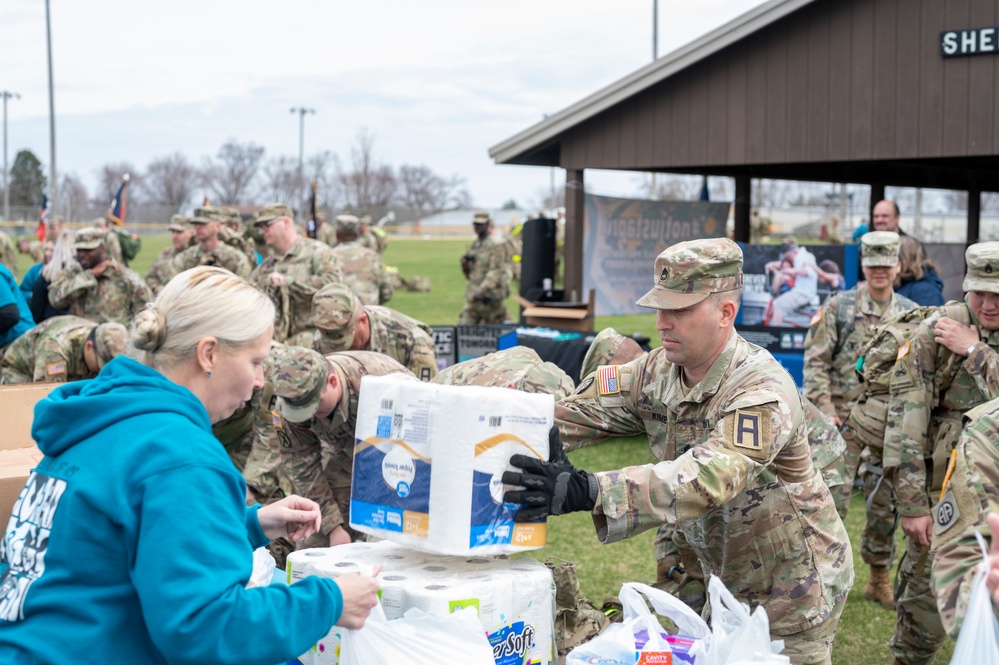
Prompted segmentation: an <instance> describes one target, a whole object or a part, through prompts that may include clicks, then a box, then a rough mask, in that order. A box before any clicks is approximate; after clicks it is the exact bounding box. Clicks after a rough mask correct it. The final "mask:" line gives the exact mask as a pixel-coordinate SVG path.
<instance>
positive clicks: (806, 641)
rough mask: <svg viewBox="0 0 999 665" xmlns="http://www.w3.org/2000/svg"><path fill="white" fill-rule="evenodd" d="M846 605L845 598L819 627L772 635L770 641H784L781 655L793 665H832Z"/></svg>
mask: <svg viewBox="0 0 999 665" xmlns="http://www.w3.org/2000/svg"><path fill="white" fill-rule="evenodd" d="M845 605H846V598H845V597H844V598H843V600H842V602H840V604H839V605H837V606H836V607H835V608H833V611H832V613H831V614H830V615H829V616H828V617H827V618H826V620H825V621H823V622H822V623H820V624H819V625H817V626H812V627H811V628H809V629H807V630H802V631H800V632H797V633H792V634H790V635H777V634H775V633H771V634H770V639H772V640H784V650H783V651H781V654H782V655H784V656H787V657H788V658H790V659H791V663H792V665H831V663H832V647H833V641H834V640H835V639H836V630H837V628H839V618H840V615H842V614H843V607H844V606H845Z"/></svg>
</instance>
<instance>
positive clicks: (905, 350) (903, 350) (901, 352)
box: [895, 339, 912, 362]
mask: <svg viewBox="0 0 999 665" xmlns="http://www.w3.org/2000/svg"><path fill="white" fill-rule="evenodd" d="M911 346H912V340H909V339H907V340H905V344H903V345H902V346H900V347H898V355H897V356H895V360H896V362H897V361H899V360H901V359H902V358H905V357H906V356H907V355H909V348H910V347H911Z"/></svg>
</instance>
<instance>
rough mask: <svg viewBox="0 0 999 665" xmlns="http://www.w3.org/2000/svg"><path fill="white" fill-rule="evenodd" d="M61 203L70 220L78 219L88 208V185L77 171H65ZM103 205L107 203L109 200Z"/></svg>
mask: <svg viewBox="0 0 999 665" xmlns="http://www.w3.org/2000/svg"><path fill="white" fill-rule="evenodd" d="M59 198H60V199H61V201H60V205H61V207H62V210H63V216H64V217H65V218H66V219H68V220H73V219H76V217H79V216H80V215H82V214H84V212H85V211H86V210H87V203H88V198H89V194H88V193H87V187H86V185H84V184H83V181H82V180H80V177H79V176H78V175H76V174H75V173H64V174H63V176H62V182H61V184H60V185H59ZM102 205H107V202H105V203H103V204H102Z"/></svg>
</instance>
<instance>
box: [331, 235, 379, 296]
mask: <svg viewBox="0 0 999 665" xmlns="http://www.w3.org/2000/svg"><path fill="white" fill-rule="evenodd" d="M336 224H337V232H338V233H341V234H343V233H345V232H349V233H350V235H354V236H355V237H356V234H357V218H356V217H354V216H353V215H340V216H338V217H337V218H336ZM345 237H349V236H345ZM333 253H334V254H335V255H336V258H337V261H338V262H339V264H340V270H342V271H343V282H344V284H347V285H348V286H349V287H350V288H351V290H352V291H353V292H354V293H355V294H356V295H357V297H358V299H359V300H360V301H361V303H363V304H365V305H383V304H385V303H387V302H388V301H389V300H391V299H392V293H393V290H394V289H393V286H392V282H391V280H390V279H389V275H388V272H387V271H386V270H385V264H384V263H382V259H381V257H380V256H379V255H378V252H376V251H375V250H373V249H368V248H367V247H366V246H364V245H362V244H361V241H360V239H355V240H348V241H345V242H341V243H340V244H338V245H337V246H336V247H334V248H333Z"/></svg>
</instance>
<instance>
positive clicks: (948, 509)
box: [933, 491, 961, 535]
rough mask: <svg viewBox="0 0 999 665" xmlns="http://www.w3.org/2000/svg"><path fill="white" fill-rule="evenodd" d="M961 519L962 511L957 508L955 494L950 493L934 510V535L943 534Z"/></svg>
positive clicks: (945, 495)
mask: <svg viewBox="0 0 999 665" xmlns="http://www.w3.org/2000/svg"><path fill="white" fill-rule="evenodd" d="M960 519H961V511H960V510H959V509H958V507H957V501H956V500H955V498H954V493H953V492H951V491H948V492H947V493H946V494H944V496H943V498H942V499H940V503H938V504H937V505H936V507H935V508H934V509H933V535H937V534H939V533H943V532H944V531H946V530H947V529H949V528H951V527H952V526H954V525H955V524H957V522H958V520H960Z"/></svg>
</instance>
